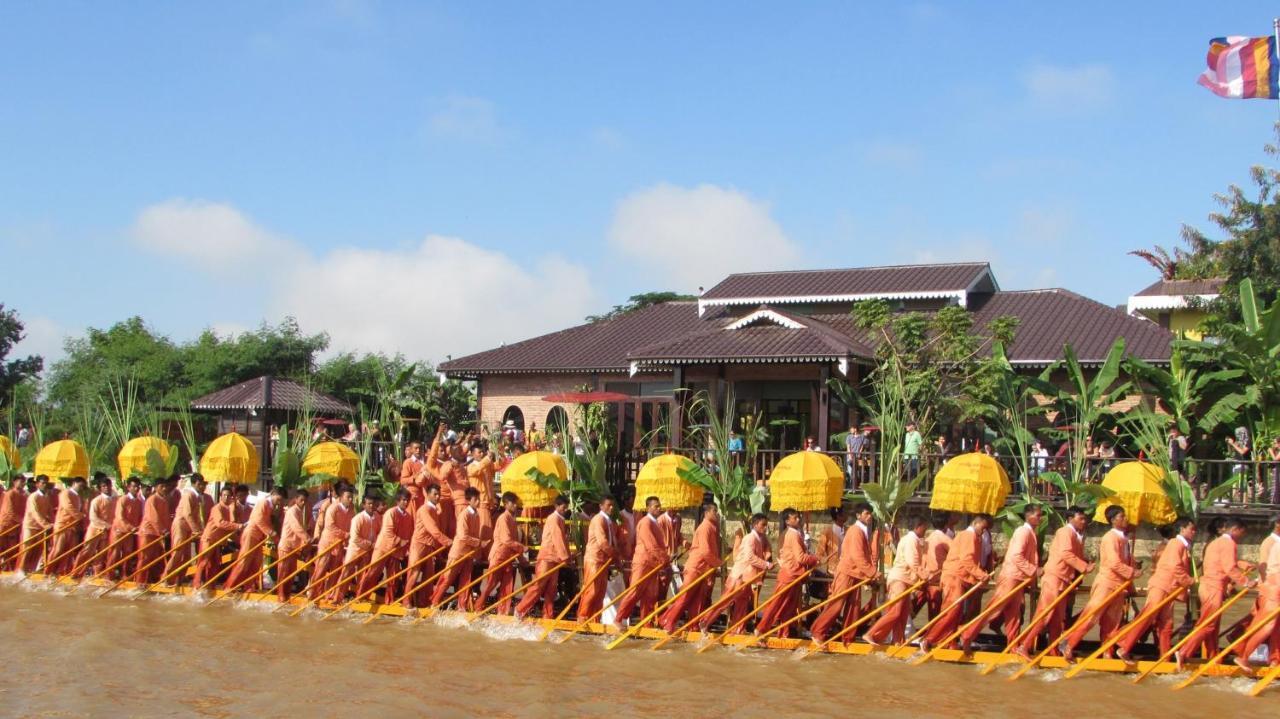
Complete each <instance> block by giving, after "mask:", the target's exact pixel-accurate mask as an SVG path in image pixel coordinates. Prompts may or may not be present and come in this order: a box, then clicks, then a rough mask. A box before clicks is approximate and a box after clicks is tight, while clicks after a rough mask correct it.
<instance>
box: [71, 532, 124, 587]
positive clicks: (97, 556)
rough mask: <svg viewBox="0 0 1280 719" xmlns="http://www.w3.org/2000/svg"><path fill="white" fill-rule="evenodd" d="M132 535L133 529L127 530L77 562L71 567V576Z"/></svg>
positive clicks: (85, 569)
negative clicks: (91, 554) (95, 552)
mask: <svg viewBox="0 0 1280 719" xmlns="http://www.w3.org/2000/svg"><path fill="white" fill-rule="evenodd" d="M133 535H134V530H132V529H131V530H129V531H128V532H125V533H124V534H123V535H121V536H120V537H119V538H118V539H116V541H114V542H112V543H110V544H108V545H107V546H105V547H103V548H102V550H101V551H99V552H98V553H97V554H95V555H93V556H92V557H89V558H88V559H86V560H85V561H83V562H81V563H80V564H77V565H76V566H74V567H72V569H71V576H72V577H74V576H76V575H77V574H79V573H80V572H81V571H88V569H89V567H91V566H93V563H94V562H96V561H98V559H100V558H101V557H102V556H103V555H105V554H106V553H107V552H110V551H111V550H113V549H115V548H116V547H117V546H119V544H120V543H121V542H123V541H124V540H126V539H128V538H129V537H132V536H133Z"/></svg>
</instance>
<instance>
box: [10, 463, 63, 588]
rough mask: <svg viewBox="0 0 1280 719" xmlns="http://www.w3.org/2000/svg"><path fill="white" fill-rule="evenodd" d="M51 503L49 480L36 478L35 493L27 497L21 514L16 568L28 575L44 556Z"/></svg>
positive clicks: (50, 516) (50, 525)
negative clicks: (19, 550)
mask: <svg viewBox="0 0 1280 719" xmlns="http://www.w3.org/2000/svg"><path fill="white" fill-rule="evenodd" d="M53 510H54V506H53V501H52V499H51V498H50V497H49V478H48V477H47V476H45V475H43V474H42V475H40V476H38V477H36V491H34V492H32V493H30V494H28V495H27V506H26V509H25V511H24V512H23V514H22V550H21V552H20V554H21V555H22V556H21V558H20V559H19V560H18V568H19V569H21V570H22V571H23V572H26V573H28V574H30V573H31V572H34V571H36V568H37V567H39V566H40V561H41V558H42V557H43V556H44V550H45V545H46V544H48V541H47V539H48V538H47V535H48V534H51V533H52V531H53Z"/></svg>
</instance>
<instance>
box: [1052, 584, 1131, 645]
mask: <svg viewBox="0 0 1280 719" xmlns="http://www.w3.org/2000/svg"><path fill="white" fill-rule="evenodd" d="M1113 591H1115V587H1109V586H1106V585H1098V584H1095V585H1094V586H1093V589H1092V594H1090V596H1089V603H1088V604H1086V605H1085V606H1084V609H1083V610H1081V612H1080V617H1081V619H1082V620H1083V621H1082V622H1078V624H1079V626H1077V627H1076V629H1075V631H1073V632H1071V634H1070V635H1069V636H1067V648H1068V649H1075V648H1076V647H1077V646H1079V645H1080V642H1082V641H1084V637H1085V635H1086V634H1088V633H1089V631H1090V630H1092V629H1093V625H1095V624H1096V625H1098V640H1099V641H1104V642H1105V641H1106V640H1108V639H1110V638H1111V635H1112V634H1115V633H1116V630H1117V629H1119V628H1120V622H1121V620H1122V619H1124V606H1125V602H1126V601H1128V598H1127V597H1126V596H1125V595H1124V594H1121V595H1119V596H1117V597H1115V598H1113V599H1112V600H1111V601H1110V602H1109V603H1107V604H1106V605H1105V606H1103V605H1102V601H1103V600H1104V599H1106V598H1107V597H1108V596H1109V595H1110V594H1111V593H1112V592H1113ZM1098 607H1102V608H1101V609H1097V608H1098ZM1095 609H1096V611H1095ZM1085 617H1088V618H1087V619H1085Z"/></svg>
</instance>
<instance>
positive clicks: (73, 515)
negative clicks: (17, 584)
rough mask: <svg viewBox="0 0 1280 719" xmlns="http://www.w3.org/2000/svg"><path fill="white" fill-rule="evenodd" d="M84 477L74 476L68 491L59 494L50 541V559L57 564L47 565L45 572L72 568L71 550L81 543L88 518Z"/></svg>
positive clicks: (69, 483)
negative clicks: (82, 530) (85, 505)
mask: <svg viewBox="0 0 1280 719" xmlns="http://www.w3.org/2000/svg"><path fill="white" fill-rule="evenodd" d="M85 486H86V485H85V480H84V477H73V478H72V479H71V480H69V481H68V482H67V491H65V492H63V493H62V494H60V495H58V513H57V515H55V516H54V519H53V539H52V540H50V542H49V545H50V546H49V554H48V557H49V560H50V561H56V564H53V565H51V566H48V567H45V569H44V571H45V574H57V575H62V574H65V573H66V571H67V570H68V569H71V562H72V557H71V550H73V549H75V548H76V546H77V545H78V544H79V541H78V540H79V539H80V535H81V533H82V532H81V529H82V528H83V526H84V524H85V521H86V519H87V514H86V513H85V511H84V496H83V495H84V490H85Z"/></svg>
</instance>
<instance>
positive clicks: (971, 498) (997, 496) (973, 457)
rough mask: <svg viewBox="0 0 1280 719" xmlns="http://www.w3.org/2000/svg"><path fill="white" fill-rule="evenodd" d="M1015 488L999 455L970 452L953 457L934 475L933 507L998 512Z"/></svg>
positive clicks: (930, 507)
mask: <svg viewBox="0 0 1280 719" xmlns="http://www.w3.org/2000/svg"><path fill="white" fill-rule="evenodd" d="M1011 489H1012V487H1011V486H1010V485H1009V475H1008V474H1006V473H1005V471H1004V467H1001V466H1000V463H999V462H997V461H996V460H995V458H993V457H989V456H987V455H985V454H983V453H981V452H970V453H969V454H962V455H960V456H958V457H952V458H951V459H950V460H948V461H947V463H946V464H944V465H942V469H940V470H938V473H937V474H936V475H934V478H933V498H932V499H931V500H929V509H942V510H947V511H951V512H968V513H971V514H995V513H997V512H999V511H1000V510H1001V509H1003V508H1004V500H1005V497H1008V496H1009V492H1010V490H1011Z"/></svg>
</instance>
